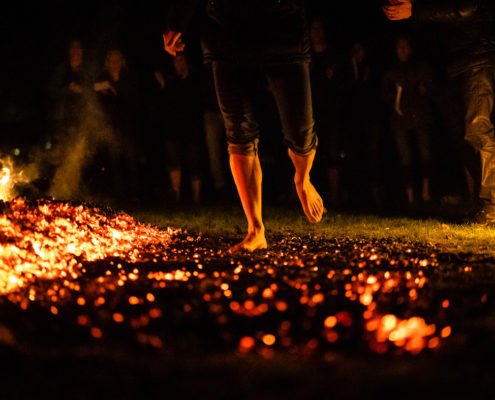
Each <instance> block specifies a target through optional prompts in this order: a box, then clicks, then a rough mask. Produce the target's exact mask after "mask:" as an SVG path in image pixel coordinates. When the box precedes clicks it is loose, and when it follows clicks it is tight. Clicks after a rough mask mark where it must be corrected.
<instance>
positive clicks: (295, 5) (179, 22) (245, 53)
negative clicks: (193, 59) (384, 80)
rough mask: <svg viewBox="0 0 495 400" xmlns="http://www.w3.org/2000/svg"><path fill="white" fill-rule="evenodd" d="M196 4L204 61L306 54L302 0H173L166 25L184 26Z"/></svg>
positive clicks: (242, 60) (275, 59)
mask: <svg viewBox="0 0 495 400" xmlns="http://www.w3.org/2000/svg"><path fill="white" fill-rule="evenodd" d="M198 7H201V9H200V10H201V17H200V18H201V19H202V22H201V36H202V40H201V41H202V48H203V54H204V59H205V61H206V62H208V61H217V60H229V61H235V62H240V63H246V62H255V63H257V62H293V61H301V60H309V58H310V41H309V36H308V32H307V22H306V9H305V5H304V0H172V1H171V7H170V11H169V14H168V21H167V22H168V24H167V28H168V29H172V30H175V31H179V32H184V31H186V30H187V28H188V25H189V23H190V21H191V20H192V18H193V16H194V14H195V11H196V10H197V9H199V8H198Z"/></svg>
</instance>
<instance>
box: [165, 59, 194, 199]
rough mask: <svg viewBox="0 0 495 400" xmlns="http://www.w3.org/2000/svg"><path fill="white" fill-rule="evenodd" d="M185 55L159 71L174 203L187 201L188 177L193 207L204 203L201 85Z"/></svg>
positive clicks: (167, 161)
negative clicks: (184, 194)
mask: <svg viewBox="0 0 495 400" xmlns="http://www.w3.org/2000/svg"><path fill="white" fill-rule="evenodd" d="M198 78H199V77H198V76H197V75H196V72H195V71H194V70H193V68H192V66H191V65H190V63H189V60H188V58H187V56H186V55H185V54H181V55H179V56H177V57H174V58H173V59H172V65H171V68H159V69H157V70H156V71H155V80H156V84H157V85H158V87H159V89H160V96H159V106H158V109H157V111H158V112H159V116H158V117H159V119H160V129H161V131H162V135H163V140H164V146H165V159H166V165H167V171H168V178H169V182H170V188H171V191H172V199H171V200H172V202H173V203H175V204H179V203H181V202H182V201H183V189H184V187H183V180H184V176H185V175H186V176H188V180H189V183H190V195H191V200H192V202H193V204H198V203H199V202H200V201H201V194H202V193H201V189H202V188H201V183H202V176H201V175H202V174H201V151H200V144H201V143H202V135H203V129H202V126H201V104H200V86H199V85H200V83H199V80H198Z"/></svg>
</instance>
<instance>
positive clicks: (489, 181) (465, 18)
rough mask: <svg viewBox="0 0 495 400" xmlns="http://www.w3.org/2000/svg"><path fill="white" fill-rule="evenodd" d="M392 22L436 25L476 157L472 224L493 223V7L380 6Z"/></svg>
mask: <svg viewBox="0 0 495 400" xmlns="http://www.w3.org/2000/svg"><path fill="white" fill-rule="evenodd" d="M383 11H384V13H385V15H386V16H387V18H388V19H389V20H391V21H400V20H406V19H409V18H414V19H415V20H418V21H423V22H425V23H433V24H436V25H437V26H438V27H439V28H440V29H439V33H440V35H441V36H442V38H443V40H444V43H445V46H446V49H447V56H448V63H447V73H448V76H449V78H451V80H452V82H453V83H454V82H456V83H458V84H459V85H460V87H461V88H462V89H461V91H462V95H463V98H464V127H465V129H464V138H465V139H466V140H467V141H468V142H469V143H470V144H471V145H472V146H473V148H474V149H475V151H476V152H477V154H478V155H479V157H480V161H481V163H480V164H481V165H480V169H481V182H480V193H479V197H480V203H481V204H480V207H479V210H477V212H476V213H475V215H473V220H474V222H479V223H483V224H490V225H493V224H494V223H495V127H494V124H493V119H492V118H493V105H494V99H495V96H494V89H495V31H494V29H493V27H494V24H495V2H493V1H482V0H463V1H450V0H437V1H435V2H431V1H425V0H415V1H414V2H413V1H412V0H400V1H398V0H394V1H389V2H387V3H386V4H385V5H384V6H383Z"/></svg>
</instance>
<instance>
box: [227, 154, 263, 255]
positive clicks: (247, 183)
mask: <svg viewBox="0 0 495 400" xmlns="http://www.w3.org/2000/svg"><path fill="white" fill-rule="evenodd" d="M229 159H230V169H231V171H232V176H233V177H234V182H235V185H236V187H237V192H238V193H239V197H240V199H241V203H242V208H243V209H244V214H245V215H246V219H247V221H248V233H247V235H246V237H245V238H244V240H243V241H242V242H240V243H238V244H236V245H235V246H233V247H232V248H231V249H230V251H231V252H238V251H242V250H247V251H254V250H259V249H265V248H266V247H267V243H266V238H265V227H264V225H263V219H262V212H261V182H262V172H261V164H260V160H259V158H258V156H257V155H256V156H245V155H240V154H231V155H230V157H229Z"/></svg>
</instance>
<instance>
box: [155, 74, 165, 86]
mask: <svg viewBox="0 0 495 400" xmlns="http://www.w3.org/2000/svg"><path fill="white" fill-rule="evenodd" d="M155 79H156V81H157V82H158V85H159V86H160V89H163V88H165V85H166V82H165V77H164V76H163V74H162V73H161V72H159V71H155Z"/></svg>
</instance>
